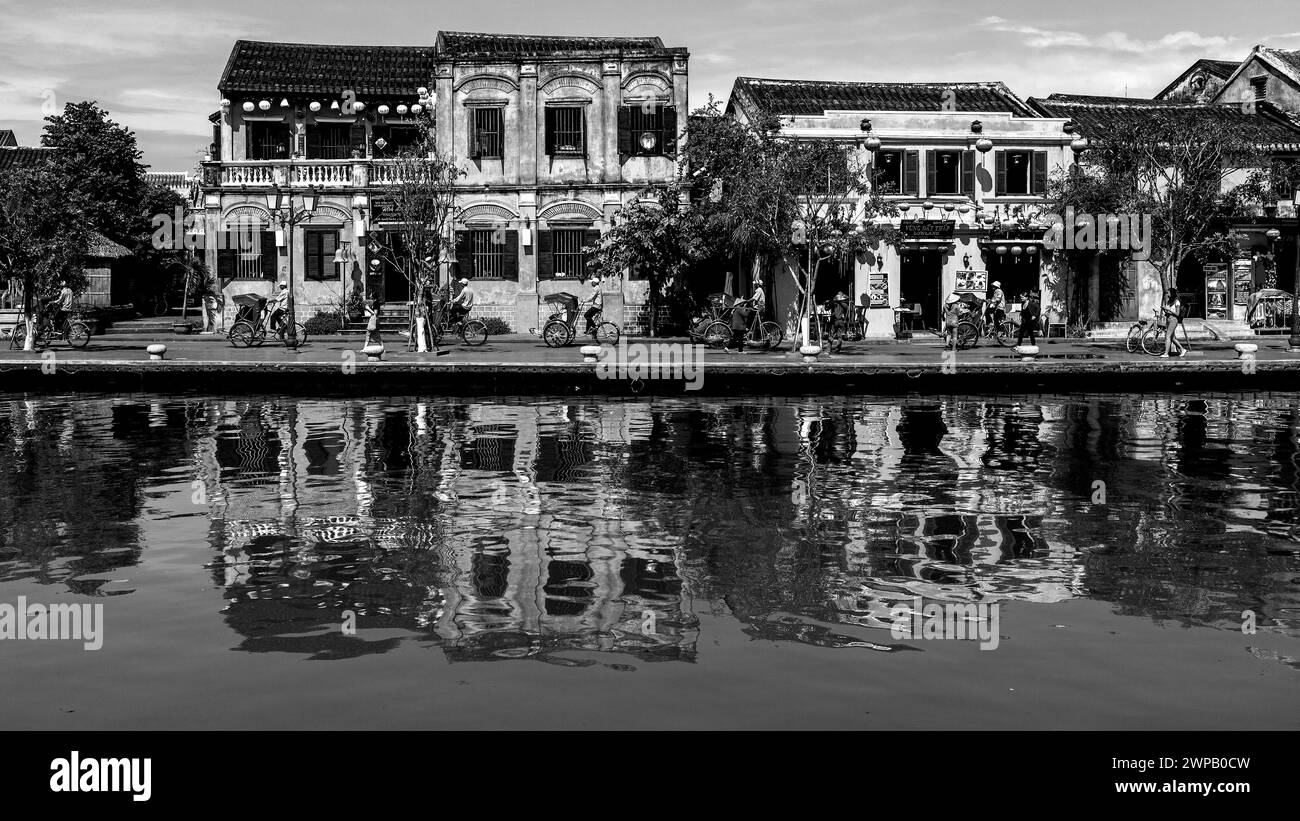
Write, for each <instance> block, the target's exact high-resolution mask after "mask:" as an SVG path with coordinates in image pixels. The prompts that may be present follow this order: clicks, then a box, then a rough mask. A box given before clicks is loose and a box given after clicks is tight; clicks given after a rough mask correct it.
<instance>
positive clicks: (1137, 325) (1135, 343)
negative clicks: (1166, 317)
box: [1124, 309, 1160, 353]
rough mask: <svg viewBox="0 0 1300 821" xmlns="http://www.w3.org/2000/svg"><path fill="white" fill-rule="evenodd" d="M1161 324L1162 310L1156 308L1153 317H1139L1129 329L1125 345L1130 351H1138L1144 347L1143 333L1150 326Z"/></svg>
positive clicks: (1152, 313)
mask: <svg viewBox="0 0 1300 821" xmlns="http://www.w3.org/2000/svg"><path fill="white" fill-rule="evenodd" d="M1159 324H1160V311H1159V309H1156V310H1154V311H1152V312H1151V319H1138V321H1137V322H1134V323H1133V325H1132V326H1131V327H1130V328H1129V329H1128V337H1127V338H1126V339H1125V343H1124V346H1125V347H1126V348H1128V352H1129V353H1137V352H1138V351H1139V350H1141V349H1142V335H1143V334H1145V333H1146V332H1147V329H1148V328H1151V327H1152V326H1153V325H1159Z"/></svg>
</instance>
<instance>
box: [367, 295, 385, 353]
mask: <svg viewBox="0 0 1300 821" xmlns="http://www.w3.org/2000/svg"><path fill="white" fill-rule="evenodd" d="M365 311H366V344H367V345H382V344H384V341H383V340H382V339H380V337H379V298H378V297H374V298H372V299H370V300H368V301H367V302H366V303H365Z"/></svg>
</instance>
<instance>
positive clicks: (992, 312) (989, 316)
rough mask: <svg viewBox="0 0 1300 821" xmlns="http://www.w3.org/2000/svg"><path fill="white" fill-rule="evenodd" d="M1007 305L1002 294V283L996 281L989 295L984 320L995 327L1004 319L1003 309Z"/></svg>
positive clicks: (1005, 298)
mask: <svg viewBox="0 0 1300 821" xmlns="http://www.w3.org/2000/svg"><path fill="white" fill-rule="evenodd" d="M1006 304H1007V295H1006V294H1004V293H1002V283H1001V282H998V281H997V280H994V281H993V290H992V291H991V292H990V293H989V304H988V306H987V307H986V308H985V314H984V318H985V320H986V321H987V322H988V323H989V324H990V325H994V326H997V325H999V324H1001V322H1002V320H1003V319H1005V318H1006V316H1007V315H1006V312H1005V311H1004V310H1003V308H1004V307H1005V306H1006Z"/></svg>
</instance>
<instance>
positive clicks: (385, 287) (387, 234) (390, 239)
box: [378, 231, 411, 302]
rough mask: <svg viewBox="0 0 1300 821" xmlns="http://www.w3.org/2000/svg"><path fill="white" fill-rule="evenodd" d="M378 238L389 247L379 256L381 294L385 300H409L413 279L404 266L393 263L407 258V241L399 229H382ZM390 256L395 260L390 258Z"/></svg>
mask: <svg viewBox="0 0 1300 821" xmlns="http://www.w3.org/2000/svg"><path fill="white" fill-rule="evenodd" d="M378 239H379V242H380V244H382V245H383V246H384V247H385V248H387V249H389V250H388V251H387V252H385V253H383V254H380V256H379V259H380V262H381V265H380V268H379V270H380V272H381V274H382V276H383V283H382V285H381V286H380V296H381V297H382V298H383V301H384V302H407V301H409V300H410V299H411V281H410V279H409V278H408V277H407V275H406V270H405V268H404V267H399V266H397V265H394V264H393V260H396V261H397V262H398V263H401V262H403V261H404V260H405V259H406V243H405V242H404V241H403V235H402V233H401V232H399V231H382V232H380V234H379V237H378ZM390 256H391V257H392V258H393V260H390V259H389V257H390Z"/></svg>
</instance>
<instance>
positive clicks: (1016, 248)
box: [1011, 245, 1025, 257]
mask: <svg viewBox="0 0 1300 821" xmlns="http://www.w3.org/2000/svg"><path fill="white" fill-rule="evenodd" d="M1024 252H1025V249H1024V248H1021V247H1020V246H1019V245H1012V246H1011V256H1013V257H1018V256H1020V255H1021V254H1023V253H1024Z"/></svg>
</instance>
